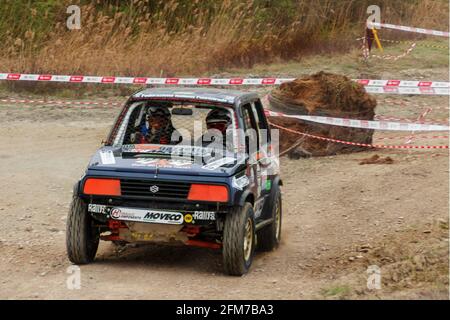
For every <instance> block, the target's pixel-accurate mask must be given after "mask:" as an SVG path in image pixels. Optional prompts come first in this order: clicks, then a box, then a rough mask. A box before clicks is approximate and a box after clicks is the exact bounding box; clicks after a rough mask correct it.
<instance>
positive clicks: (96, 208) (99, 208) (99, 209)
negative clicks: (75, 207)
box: [88, 203, 106, 214]
mask: <svg viewBox="0 0 450 320" xmlns="http://www.w3.org/2000/svg"><path fill="white" fill-rule="evenodd" d="M88 211H89V212H93V213H103V214H105V213H106V206H105V205H102V204H92V203H90V204H89V205H88Z"/></svg>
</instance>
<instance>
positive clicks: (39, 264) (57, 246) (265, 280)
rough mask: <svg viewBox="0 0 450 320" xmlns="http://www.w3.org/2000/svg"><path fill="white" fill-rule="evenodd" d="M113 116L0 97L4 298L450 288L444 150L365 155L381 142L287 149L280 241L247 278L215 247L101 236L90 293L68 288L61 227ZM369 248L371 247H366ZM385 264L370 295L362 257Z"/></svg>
mask: <svg viewBox="0 0 450 320" xmlns="http://www.w3.org/2000/svg"><path fill="white" fill-rule="evenodd" d="M392 99H393V100H396V101H399V100H400V99H403V98H400V97H395V98H392ZM436 99H438V100H436V103H438V104H440V105H443V106H445V105H447V100H446V99H445V98H436ZM402 101H403V102H405V103H406V104H408V105H409V106H410V107H411V109H410V110H413V109H414V110H416V109H415V108H414V106H413V105H412V104H411V103H410V100H409V99H407V98H406V99H404V100H402ZM427 101H430V100H427ZM402 110H406V109H402ZM116 113H117V109H114V110H108V109H93V110H86V109H78V110H77V109H73V108H58V107H53V108H52V107H48V108H47V107H45V108H42V107H28V108H26V109H25V108H23V107H18V106H1V107H0V141H1V142H0V144H1V146H2V150H1V151H0V167H1V172H0V180H1V181H2V183H1V185H0V214H1V216H2V223H1V224H0V253H1V255H0V270H1V274H2V277H1V278H0V288H1V289H0V298H2V299H5V298H25V299H35V298H41V299H42V298H44V299H57V298H68V299H72V298H73V299H77V298H84V299H103V298H117V299H122V298H124V299H134V298H144V299H165V298H171V299H187V298H190V299H214V298H218V299H220V298H224V299H227V298H230V299H231V298H238V299H241V298H242V299H270V298H275V299H277V298H283V299H288V298H289V299H310V298H324V297H325V298H349V297H352V298H379V297H384V298H386V297H387V298H393V297H403V298H405V297H406V298H441V299H448V203H449V201H448V200H449V199H448V194H449V192H448V191H449V190H448V186H449V180H448V176H449V171H448V169H449V166H448V151H447V152H444V151H437V152H429V151H416V152H407V151H399V152H393V151H382V152H379V151H377V152H376V153H377V154H379V155H382V156H386V155H389V156H391V157H392V158H393V159H394V163H393V164H381V165H373V164H372V165H359V161H360V160H361V159H363V158H368V157H370V156H372V155H373V154H374V153H375V152H374V151H372V152H364V153H357V154H351V155H341V156H334V157H325V158H315V159H302V160H289V159H287V158H283V159H282V174H283V178H284V188H283V205H284V221H283V241H282V242H283V243H282V245H281V247H280V248H279V250H277V251H275V252H272V253H266V254H258V255H257V256H256V259H255V261H254V265H253V267H252V270H251V272H250V273H249V274H248V275H246V276H244V277H242V278H233V277H227V276H224V275H222V273H221V256H220V254H219V253H218V252H214V251H209V250H204V249H196V248H186V247H181V248H176V247H175V248H174V247H139V248H128V249H126V250H125V251H123V252H120V253H119V252H116V250H115V247H114V246H113V245H112V244H109V243H102V244H101V247H100V250H99V254H98V259H97V261H96V262H95V263H94V264H91V265H87V266H82V267H81V272H82V278H81V279H82V283H81V286H82V288H81V290H68V289H67V288H66V278H67V276H68V274H67V273H66V268H67V267H68V266H69V265H70V263H69V261H68V260H67V258H66V254H65V231H64V230H65V218H66V214H67V210H68V207H69V203H70V200H71V192H72V185H73V183H74V182H75V181H76V179H78V178H79V177H80V176H81V175H82V173H83V171H84V168H85V166H86V164H87V162H88V160H89V157H90V156H91V154H92V153H93V152H94V151H95V149H96V148H97V147H98V146H99V145H100V143H101V141H102V139H103V138H104V137H105V136H106V134H107V132H108V130H109V126H110V124H111V123H112V121H113V120H114V116H115V114H116ZM412 113H413V112H411V113H410V114H409V116H411V114H412ZM414 113H416V111H414ZM24 119H26V120H24ZM397 142H398V143H402V142H403V140H399V141H397ZM422 142H423V141H422ZM444 142H445V141H444ZM361 245H364V246H363V248H366V247H368V249H366V250H365V251H368V252H356V251H355V249H356V248H358V247H361ZM436 252H437V253H438V254H437V256H436ZM433 254H434V255H433ZM352 260H353V261H352ZM416 260H417V261H422V262H421V264H419V262H417V263H416V262H415V261H416ZM408 261H413V263H412V264H411V263H410V264H409V265H408V264H407V262H408ZM423 261H425V262H423ZM375 262H376V264H378V265H379V266H380V267H381V270H382V277H384V278H382V279H383V287H382V288H383V289H382V290H378V291H375V292H373V291H368V290H367V289H366V279H367V274H366V268H367V266H368V265H370V264H374V263H375ZM405 265H406V267H404V266H405ZM402 268H403V269H404V270H405V271H404V272H403V271H402V270H403V269H402ZM399 270H400V271H399ZM385 271H386V272H385Z"/></svg>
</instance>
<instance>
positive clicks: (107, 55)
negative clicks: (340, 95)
mask: <svg viewBox="0 0 450 320" xmlns="http://www.w3.org/2000/svg"><path fill="white" fill-rule="evenodd" d="M72 3H78V4H79V5H80V6H81V13H82V20H81V23H82V28H81V30H78V31H68V30H67V28H66V27H65V19H66V18H67V14H66V13H65V9H66V7H67V6H68V5H69V4H72ZM370 4H371V1H370V0H359V1H351V0H345V1H339V2H336V1H334V0H322V1H314V2H311V1H306V0H299V1H295V0H280V1H265V0H245V1H238V0H225V1H215V0H202V1H199V0H197V1H188V0H166V1H163V0H133V1H119V0H104V1H87V0H79V1H72V0H70V1H69V0H36V1H29V0H3V1H2V2H1V4H0V38H1V39H2V48H0V65H1V66H2V71H17V72H37V73H40V72H42V73H82V74H105V75H108V74H121V75H129V76H142V75H153V76H160V75H162V76H173V75H175V74H176V75H190V76H195V75H204V74H207V73H214V72H222V71H223V70H227V69H229V68H232V67H237V68H252V67H253V66H255V65H256V64H262V63H274V62H277V61H287V60H292V59H294V60H298V59H301V58H303V57H305V56H307V55H309V54H311V53H336V52H346V51H347V50H349V49H351V48H354V47H355V43H354V41H353V39H354V38H355V37H356V36H359V35H360V33H361V31H362V30H361V29H362V28H361V27H362V25H363V23H364V20H365V18H366V16H367V14H366V8H367V6H368V5H370ZM378 4H379V5H380V6H381V8H382V14H383V20H386V21H389V22H392V23H400V22H401V23H403V24H407V25H416V26H421V27H429V28H437V29H447V25H448V3H447V2H446V1H441V0H440V1H431V0H418V1H407V0H402V1H400V0H398V1H389V0H380V1H379V2H378ZM342 35H345V37H343V36H342ZM405 36H407V37H409V36H411V35H405Z"/></svg>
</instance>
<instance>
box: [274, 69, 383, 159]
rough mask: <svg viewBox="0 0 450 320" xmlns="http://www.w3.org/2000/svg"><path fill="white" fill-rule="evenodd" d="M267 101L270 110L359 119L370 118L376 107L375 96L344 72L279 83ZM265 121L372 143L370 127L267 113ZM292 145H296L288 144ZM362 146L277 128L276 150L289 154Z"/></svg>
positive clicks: (351, 149)
mask: <svg viewBox="0 0 450 320" xmlns="http://www.w3.org/2000/svg"><path fill="white" fill-rule="evenodd" d="M269 102H270V105H271V109H272V110H274V111H279V112H283V113H287V114H297V115H316V116H328V117H336V118H349V119H360V120H373V117H374V115H375V107H376V100H375V99H374V98H373V97H371V96H370V95H369V94H367V93H366V91H365V90H364V87H363V86H362V85H360V84H358V83H356V82H354V81H352V80H350V79H349V78H347V77H345V76H341V75H337V74H331V73H325V72H319V73H316V74H314V75H311V76H308V77H305V78H300V79H296V80H294V81H291V82H285V83H283V84H281V85H280V86H279V87H278V88H276V89H274V90H273V91H272V92H271V93H270V95H269ZM269 121H270V122H271V123H273V124H275V125H278V126H282V127H285V128H289V129H292V130H295V131H299V132H304V133H307V134H311V135H315V136H321V137H327V138H332V139H338V140H344V141H351V142H358V143H366V144H371V143H372V135H373V130H368V129H357V128H347V127H338V126H332V125H325V124H318V123H314V122H309V121H302V120H296V119H289V118H282V117H269ZM294 145H297V146H296V147H294V148H292V146H294ZM366 149H367V148H366V147H359V146H354V145H346V144H341V143H336V142H330V141H325V140H319V139H315V138H311V137H306V136H302V135H299V134H296V133H292V132H288V131H286V130H281V129H280V153H283V152H287V153H288V155H289V156H290V157H296V158H298V157H308V156H326V155H334V154H339V153H349V152H357V151H363V150H366Z"/></svg>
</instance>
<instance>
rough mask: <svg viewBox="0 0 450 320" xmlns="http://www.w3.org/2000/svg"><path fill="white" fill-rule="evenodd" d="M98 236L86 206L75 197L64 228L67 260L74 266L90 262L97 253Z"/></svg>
mask: <svg viewBox="0 0 450 320" xmlns="http://www.w3.org/2000/svg"><path fill="white" fill-rule="evenodd" d="M99 241H100V234H99V230H98V228H95V227H94V226H93V219H92V217H91V216H90V215H89V213H88V212H87V209H86V204H85V203H84V202H83V201H82V200H81V199H80V198H79V197H77V196H75V197H74V198H73V200H72V204H71V206H70V210H69V215H68V216H67V226H66V247H67V256H68V257H69V260H70V261H72V262H73V263H75V264H86V263H89V262H92V261H93V260H94V258H95V254H96V253H97V249H98V243H99Z"/></svg>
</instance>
